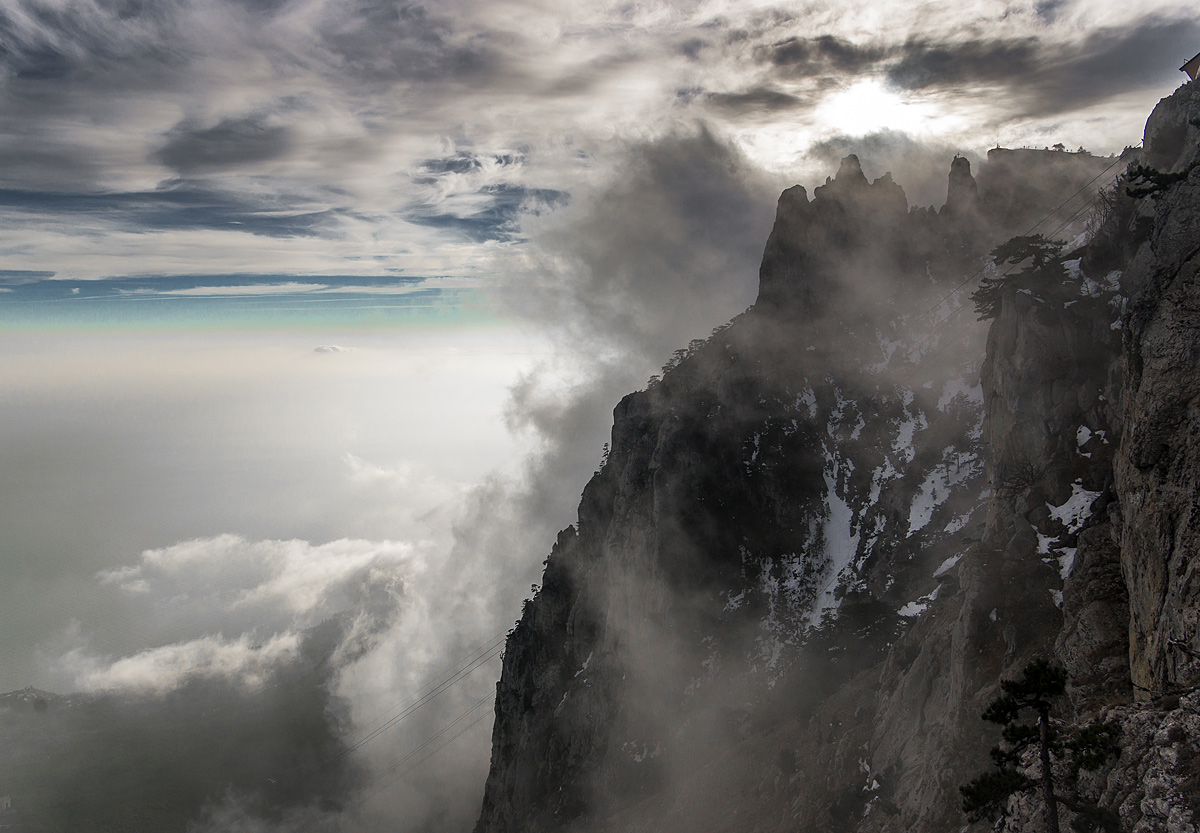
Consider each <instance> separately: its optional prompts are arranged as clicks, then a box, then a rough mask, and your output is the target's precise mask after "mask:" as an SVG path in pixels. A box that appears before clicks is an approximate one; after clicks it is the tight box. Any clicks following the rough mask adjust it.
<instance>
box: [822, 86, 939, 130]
mask: <svg viewBox="0 0 1200 833" xmlns="http://www.w3.org/2000/svg"><path fill="white" fill-rule="evenodd" d="M813 120H814V123H815V126H816V128H817V130H819V131H821V132H824V133H839V134H843V135H851V136H864V135H866V134H868V133H875V132H877V131H880V130H893V131H898V132H902V133H907V134H909V135H912V136H915V137H921V136H928V135H930V134H934V133H948V132H951V131H953V130H955V129H957V128H958V127H959V126H961V119H958V118H955V117H954V116H952V115H950V114H947V113H944V112H942V111H941V109H940V108H939V107H938V106H937V105H936V104H933V103H931V102H928V101H922V100H919V99H917V98H916V97H914V96H911V95H906V94H903V93H900V92H896V91H894V90H891V89H888V87H887V86H886V85H885V84H884V83H883V82H881V81H879V80H878V79H874V78H868V79H864V80H862V81H857V82H855V83H853V84H851V85H850V86H849V87H847V88H846V89H844V90H842V91H840V92H835V93H833V94H831V95H830V96H829V97H828V98H826V99H825V101H824V102H823V103H822V104H821V105H820V106H819V107H817V109H816V110H815V111H814V113H813Z"/></svg>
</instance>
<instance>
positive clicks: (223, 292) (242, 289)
mask: <svg viewBox="0 0 1200 833" xmlns="http://www.w3.org/2000/svg"><path fill="white" fill-rule="evenodd" d="M328 288H329V287H328V286H326V285H325V284H320V283H301V282H299V281H287V282H285V283H258V284H242V285H239V286H189V287H186V288H184V289H153V288H141V289H119V290H117V291H118V292H119V293H121V294H122V295H180V296H185V297H186V296H231V297H232V296H242V295H289V294H294V293H305V292H319V291H320V290H322V289H328Z"/></svg>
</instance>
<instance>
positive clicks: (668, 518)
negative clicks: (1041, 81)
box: [476, 85, 1200, 833]
mask: <svg viewBox="0 0 1200 833" xmlns="http://www.w3.org/2000/svg"><path fill="white" fill-rule="evenodd" d="M1192 86H1194V85H1189V86H1188V87H1187V88H1185V89H1184V92H1186V93H1187V95H1188V96H1192V98H1188V99H1187V101H1174V100H1173V99H1174V98H1178V97H1179V96H1180V94H1177V95H1176V97H1173V99H1169V100H1167V101H1172V102H1173V103H1171V104H1170V105H1166V104H1164V105H1163V107H1167V108H1168V109H1170V108H1173V109H1171V112H1178V113H1183V114H1187V113H1189V112H1190V110H1189V109H1188V108H1189V107H1192V106H1193V105H1192V104H1190V103H1188V102H1190V101H1193V100H1194V99H1197V98H1200V92H1193V91H1191V88H1192ZM1160 109H1161V108H1160ZM1155 118H1157V119H1158V122H1156V121H1155ZM1155 118H1152V119H1151V123H1152V124H1156V123H1162V124H1163V126H1161V127H1158V128H1156V129H1157V130H1159V131H1160V132H1163V135H1168V134H1169V135H1174V134H1173V133H1171V129H1172V128H1171V127H1170V125H1169V124H1166V122H1168V121H1169V119H1167V118H1166V116H1163V115H1162V114H1160V113H1158V111H1156V117H1155ZM1185 135H1186V136H1190V137H1191V138H1192V144H1193V145H1195V141H1194V140H1195V139H1196V138H1197V136H1193V134H1190V133H1186V132H1185ZM1194 151H1195V148H1193V152H1194ZM1156 152H1157V149H1156V140H1155V141H1151V140H1150V137H1149V136H1148V141H1147V154H1151V155H1152V154H1153V153H1156ZM1172 153H1173V154H1174V155H1175V156H1176V157H1178V158H1186V153H1187V152H1186V151H1185V150H1180V151H1177V152H1176V151H1172ZM992 155H994V156H995V157H996V158H995V159H992V158H991V157H992ZM1114 163H1115V160H1112V159H1096V158H1094V157H1090V156H1088V155H1086V154H1069V153H1063V152H1058V151H1045V152H1040V151H1039V152H1028V153H1026V152H1007V153H1000V152H993V154H990V155H989V163H988V164H987V165H985V166H984V169H983V170H982V171H981V172H980V181H979V185H978V186H976V184H975V181H974V179H973V178H972V175H971V172H970V166H969V164H967V163H966V160H960V159H956V160H955V161H954V162H953V164H952V167H951V173H950V178H949V190H948V196H947V204H946V207H945V208H944V209H943V210H942V211H941V212H938V213H933V212H929V211H923V210H913V211H909V210H908V209H907V205H906V201H905V198H904V194H903V191H902V190H901V189H900V187H899V186H898V185H897V184H896V183H894V182H892V181H891V178H890V176H885V177H882V178H880V179H878V180H876V181H875V182H873V183H871V182H868V181H867V180H866V178H865V177H864V176H863V174H862V169H861V167H860V165H859V162H858V160H857V159H856V158H854V157H848V158H847V159H846V160H844V161H843V163H842V166H841V168H840V169H839V171H838V174H837V176H836V178H833V179H830V180H828V181H827V182H826V184H825V185H823V186H821V187H818V188H816V189H814V194H813V199H811V200H810V199H809V198H808V195H807V192H806V191H805V190H804V189H803V188H800V187H799V186H797V187H796V188H792V189H789V190H788V191H785V192H784V194H783V196H782V197H781V198H780V202H779V209H778V214H777V217H776V222H775V226H774V228H773V229H772V231H771V235H770V238H769V240H768V243H767V247H766V252H765V254H764V258H763V266H762V270H761V288H760V296H759V300H758V302H757V304H756V305H755V307H753V308H752V309H751V310H749V311H748V312H747V313H745V314H744V315H741V316H739V317H738V318H736V319H735V320H734V321H733V322H731V324H730V325H727V326H726V327H724V328H720V329H718V331H716V332H715V333H714V335H713V337H712V338H711V339H709V340H708V341H707V342H705V343H704V344H703V345H701V346H698V347H696V348H694V349H693V350H691V351H690V352H689V353H688V354H687V355H686V357H684V358H683V359H682V360H681V361H679V362H678V363H677V364H675V365H674V366H672V367H669V368H667V369H665V371H664V374H663V377H662V380H661V381H660V382H657V383H655V384H652V385H651V386H650V387H649V388H648V389H647V390H645V391H642V392H639V393H635V394H631V395H629V396H627V397H626V398H625V399H624V400H622V402H621V403H620V405H618V407H617V408H616V410H615V411H614V426H613V435H612V443H611V452H610V454H609V456H608V458H607V461H606V462H605V464H604V465H603V467H602V469H601V471H599V472H598V473H597V475H596V476H595V477H594V478H593V480H592V481H591V483H589V484H588V486H587V488H586V489H585V491H584V494H583V497H582V501H581V504H580V509H579V522H578V524H577V526H576V527H574V528H571V529H568V530H566V531H564V532H563V533H561V534H560V536H559V539H558V541H557V543H556V544H555V546H554V550H553V552H552V553H551V555H550V557H549V559H548V560H547V563H546V572H545V578H544V583H543V586H542V588H541V590H540V592H539V593H538V594H537V595H536V597H535V598H534V599H533V600H531V601H530V602H528V603H527V604H526V607H525V609H524V611H523V614H522V617H521V620H520V622H519V623H518V625H517V626H516V628H515V629H514V630H513V632H512V634H511V635H510V637H509V641H508V646H507V649H506V653H505V659H504V669H503V674H502V678H501V680H500V683H499V684H498V688H497V701H496V724H495V729H494V734H493V756H492V769H491V773H490V775H489V778H488V782H487V788H486V792H485V798H484V805H483V810H482V813H481V816H480V820H479V823H478V825H477V827H476V831H477V833H517V831H521V833H538V831H580V833H582V831H607V830H612V831H656V833H662V831H670V832H671V833H673V831H694V830H703V831H705V833H720V831H748V830H754V831H780V833H782V832H783V831H789V833H794V831H814V833H815V831H826V830H829V831H861V832H862V833H866V832H867V831H879V832H880V833H882V831H889V833H891V832H892V831H895V833H899V832H900V831H957V830H960V829H963V825H964V824H965V819H964V818H963V816H962V814H961V811H960V810H959V795H958V787H959V785H961V784H962V783H964V782H965V781H967V780H969V779H970V778H971V777H972V776H973V775H974V774H976V773H977V772H980V771H983V770H984V769H986V768H987V766H988V764H989V762H988V756H987V749H988V748H989V747H990V746H991V745H992V744H993V743H995V740H996V738H995V737H993V736H992V733H991V732H990V731H989V728H988V725H987V724H985V723H984V722H983V721H982V720H980V719H979V714H980V712H981V711H982V710H983V708H984V706H985V705H986V703H987V702H988V701H989V700H990V699H991V698H992V697H994V696H995V693H996V691H997V683H998V680H999V679H1000V678H1001V677H1006V676H1014V675H1016V674H1017V673H1018V672H1019V671H1020V669H1021V668H1023V667H1024V665H1025V664H1026V663H1027V662H1028V661H1029V660H1030V659H1032V658H1034V657H1036V656H1053V657H1054V658H1055V659H1056V660H1057V661H1059V662H1061V663H1062V664H1063V665H1064V666H1065V667H1066V668H1067V670H1068V673H1069V675H1070V676H1071V678H1072V686H1071V689H1070V692H1069V694H1070V698H1069V703H1066V704H1065V705H1064V707H1063V708H1064V710H1065V711H1064V718H1065V719H1067V720H1083V719H1088V718H1090V717H1093V716H1096V715H1104V716H1107V717H1108V718H1109V719H1113V720H1116V721H1118V722H1119V723H1120V724H1121V725H1122V727H1124V729H1125V731H1126V733H1127V734H1129V735H1130V737H1131V738H1132V737H1133V736H1135V735H1136V740H1133V739H1131V740H1130V741H1129V743H1128V744H1126V752H1125V754H1123V755H1122V757H1121V758H1120V760H1119V762H1117V763H1111V762H1110V763H1109V764H1108V765H1107V767H1106V768H1104V769H1102V770H1101V771H1099V772H1098V773H1095V774H1092V775H1087V776H1086V777H1085V776H1079V777H1078V778H1077V779H1076V780H1073V781H1071V782H1070V783H1069V784H1067V785H1066V786H1065V788H1066V789H1068V790H1069V791H1070V792H1071V793H1072V794H1073V795H1075V796H1076V797H1082V798H1086V799H1088V800H1091V801H1099V802H1101V803H1102V804H1103V806H1106V807H1110V808H1113V809H1114V810H1119V812H1120V814H1121V816H1122V819H1123V823H1124V824H1126V826H1127V829H1129V830H1136V831H1139V832H1143V831H1151V830H1172V831H1175V830H1178V831H1185V830H1194V829H1195V828H1194V827H1189V826H1187V825H1190V824H1193V822H1192V821H1191V818H1192V817H1191V815H1190V814H1191V813H1192V812H1193V811H1192V810H1191V809H1189V807H1190V805H1188V804H1187V801H1190V800H1191V799H1186V800H1185V798H1184V796H1187V795H1188V794H1189V793H1188V791H1189V790H1190V789H1192V788H1193V787H1195V785H1196V784H1197V783H1200V780H1198V779H1200V763H1197V761H1200V757H1197V756H1195V755H1193V754H1192V752H1190V751H1189V750H1191V749H1192V747H1191V746H1190V745H1189V744H1190V743H1191V742H1192V741H1190V740H1188V737H1187V732H1188V731H1190V730H1189V729H1188V728H1187V727H1189V726H1191V722H1189V721H1192V718H1193V717H1194V704H1193V705H1192V706H1189V705H1188V704H1191V703H1192V700H1188V699H1187V698H1186V697H1185V698H1184V700H1179V699H1178V697H1176V699H1175V700H1174V701H1170V702H1168V701H1163V700H1161V699H1158V700H1154V701H1153V702H1152V703H1140V704H1139V703H1138V702H1136V701H1135V698H1134V692H1135V690H1136V691H1141V692H1142V694H1143V695H1144V698H1147V697H1155V696H1160V695H1164V694H1166V695H1170V696H1174V695H1171V694H1170V693H1171V691H1172V690H1173V689H1172V688H1171V686H1178V685H1181V684H1186V685H1192V684H1194V683H1195V682H1200V681H1197V680H1196V679H1195V675H1196V673H1197V666H1196V664H1195V662H1194V660H1195V659H1196V658H1197V657H1200V643H1197V642H1196V640H1197V639H1198V637H1197V628H1196V618H1197V615H1198V614H1197V610H1198V603H1200V598H1197V594H1198V593H1200V579H1198V578H1197V571H1196V567H1195V564H1194V562H1193V558H1194V554H1195V551H1196V546H1197V542H1195V540H1194V534H1195V533H1194V532H1193V521H1192V517H1193V516H1192V510H1191V506H1192V502H1193V501H1194V499H1195V495H1197V494H1198V493H1200V491H1198V485H1200V484H1197V482H1196V478H1197V477H1200V475H1198V474H1197V472H1200V460H1194V459H1193V458H1194V457H1195V456H1196V455H1198V454H1200V441H1197V440H1196V437H1197V436H1200V430H1197V429H1196V427H1195V426H1197V425H1200V423H1198V422H1197V421H1196V420H1197V419H1200V414H1194V413H1193V411H1194V409H1195V408H1196V407H1200V406H1197V405H1195V402H1196V397H1195V393H1196V392H1200V373H1197V372H1196V357H1197V355H1196V354H1197V351H1200V324H1198V323H1197V322H1200V298H1193V297H1192V296H1193V294H1194V291H1196V290H1195V287H1193V286H1192V283H1193V282H1194V279H1195V278H1196V264H1195V256H1196V253H1197V252H1200V227H1198V226H1197V225H1195V224H1200V219H1196V212H1195V208H1196V206H1197V199H1198V198H1200V195H1198V194H1195V193H1194V192H1193V191H1192V190H1191V189H1192V188H1193V187H1194V186H1195V185H1196V184H1197V183H1198V182H1200V180H1197V177H1198V176H1200V174H1193V175H1192V177H1191V178H1190V179H1186V180H1182V181H1180V182H1178V183H1176V184H1174V185H1172V186H1171V188H1170V189H1168V190H1167V191H1166V192H1165V193H1161V194H1158V195H1157V196H1146V197H1143V198H1141V199H1134V198H1131V197H1122V196H1120V195H1117V196H1114V197H1113V200H1114V203H1113V204H1114V206H1115V208H1114V209H1113V211H1112V212H1110V214H1109V215H1107V216H1106V218H1105V219H1104V222H1103V224H1102V225H1101V226H1100V227H1098V228H1095V229H1093V240H1100V239H1101V238H1102V239H1103V242H1104V245H1105V246H1106V247H1107V248H1105V250H1104V251H1105V254H1104V256H1103V258H1101V257H1099V256H1098V255H1096V254H1094V252H1093V250H1092V249H1091V248H1088V249H1084V250H1080V251H1079V252H1076V253H1074V254H1069V255H1068V256H1067V257H1068V268H1069V271H1070V273H1071V275H1072V277H1071V280H1070V282H1069V287H1070V291H1069V292H1068V291H1066V290H1064V289H1062V288H1060V287H1047V291H1045V292H1040V291H1038V290H1037V288H1036V287H1035V288H1034V289H1032V290H1030V289H1018V288H1017V287H1016V286H1015V285H1010V286H1007V287H1006V288H1005V289H1004V290H1003V291H1002V292H1001V295H1000V301H999V305H998V307H997V312H996V318H995V320H994V321H993V322H992V323H991V325H990V327H988V326H987V325H985V324H982V323H978V322H974V321H972V320H971V319H972V318H973V316H970V315H968V314H961V315H948V312H949V310H951V309H954V308H955V307H957V306H959V305H960V304H963V303H967V301H966V298H965V294H963V293H959V294H958V295H954V294H953V293H952V290H953V288H954V287H956V286H959V285H960V284H961V283H962V282H963V278H964V277H967V276H969V275H971V273H972V272H974V271H975V270H976V269H977V268H978V267H979V265H980V264H981V263H982V262H983V261H982V257H983V255H984V254H985V253H986V252H987V251H988V250H989V249H990V248H992V247H993V246H994V245H995V244H996V243H997V242H999V237H998V236H999V235H1008V234H1010V233H1011V230H1012V228H1014V227H1020V228H1019V230H1020V231H1025V230H1026V229H1027V228H1028V227H1029V226H1030V225H1032V224H1033V223H1034V222H1035V221H1036V220H1038V219H1040V217H1041V216H1042V215H1039V214H1037V213H1036V212H1038V211H1042V210H1043V209H1044V208H1045V206H1047V205H1049V206H1050V207H1053V206H1056V205H1059V204H1061V203H1062V202H1064V201H1066V200H1067V199H1068V198H1069V197H1071V196H1072V195H1073V194H1075V193H1076V192H1078V191H1080V189H1081V187H1082V186H1084V185H1086V183H1087V182H1088V181H1089V180H1093V179H1096V178H1097V175H1098V174H1101V173H1103V172H1104V171H1105V170H1106V169H1112V168H1113V167H1114ZM1113 172H1114V173H1115V172H1116V171H1115V170H1114V171H1113ZM1035 180H1036V181H1037V182H1038V183H1040V184H1041V185H1042V186H1044V187H1041V188H1038V187H1035V186H1034V184H1033V183H1034V181H1035ZM1102 182H1103V178H1102V177H1101V178H1100V181H1099V182H1097V183H1096V185H1099V184H1102ZM1113 193H1114V194H1115V193H1116V192H1113ZM1077 205H1078V204H1076V207H1077ZM1068 210H1069V211H1073V209H1068ZM1031 212H1033V213H1031ZM1094 245H1098V244H1094ZM1072 258H1073V259H1072ZM1101 263H1104V264H1106V265H1105V266H1104V268H1103V269H1101V268H1100V266H1099V264H1101ZM1114 263H1115V264H1116V266H1115V268H1110V267H1111V266H1113V264H1114ZM1118 270H1120V271H1118ZM1067 285H1068V284H1067V283H1064V287H1065V286H1067ZM947 294H949V299H948V303H946V304H945V305H941V304H939V303H938V301H939V299H943V296H946V295H947ZM1125 309H1128V310H1129V313H1128V314H1127V315H1125V316H1124V318H1123V317H1122V313H1123V310H1125ZM1122 321H1124V322H1125V324H1124V325H1123V324H1122ZM1193 341H1195V342H1196V343H1194V344H1193ZM1196 517H1197V519H1198V522H1200V515H1198V516H1196ZM1136 686H1141V687H1142V688H1140V689H1138V688H1135V687H1136ZM1143 689H1144V690H1143ZM1192 699H1193V700H1194V699H1195V698H1194V696H1193V698H1192ZM1188 708H1192V712H1188ZM1192 722H1194V721H1192ZM1172 727H1176V728H1174V729H1173V728H1172ZM1179 727H1182V728H1179ZM1181 732H1182V733H1183V735H1180V733H1181ZM1146 733H1149V734H1150V736H1151V739H1149V740H1147V739H1146V738H1145V735H1146ZM1159 735H1161V736H1162V742H1161V743H1160V742H1159V741H1158V740H1156V739H1155V738H1158V737H1159ZM1193 738H1194V735H1193ZM1189 756H1190V757H1189ZM1147 779H1149V780H1151V781H1154V783H1156V784H1159V785H1160V787H1161V788H1156V789H1157V791H1155V789H1151V788H1150V787H1147V786H1146V783H1147ZM1155 779H1157V780H1155ZM1192 794H1193V795H1194V794H1195V792H1193V793H1192ZM1011 809H1012V815H1011V817H1010V819H1009V821H1008V825H1009V826H1008V827H1007V828H1006V829H1009V830H1012V831H1016V830H1040V829H1041V827H1040V824H1041V821H1040V813H1039V811H1038V808H1037V807H1036V806H1035V805H1034V804H1032V803H1031V804H1029V805H1024V804H1021V803H1020V802H1019V801H1018V802H1014V804H1013V805H1012V808H1011Z"/></svg>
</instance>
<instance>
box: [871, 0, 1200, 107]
mask: <svg viewBox="0 0 1200 833" xmlns="http://www.w3.org/2000/svg"><path fill="white" fill-rule="evenodd" d="M1050 11H1051V10H1047V12H1046V13H1050ZM1197 42H1200V23H1197V22H1196V21H1195V20H1194V19H1192V18H1185V19H1176V20H1167V19H1163V18H1159V17H1151V18H1145V19H1143V20H1142V21H1141V22H1139V23H1138V24H1137V25H1135V26H1129V27H1124V28H1119V29H1102V30H1098V31H1096V32H1093V33H1091V34H1089V35H1088V36H1087V37H1086V38H1084V39H1083V40H1082V41H1080V42H1079V43H1077V44H1062V43H1054V42H1050V41H1047V40H1042V39H1038V38H1034V37H1025V38H1018V39H1012V40H1000V39H993V40H982V39H979V40H968V41H962V42H958V43H931V42H927V41H919V40H914V41H909V42H908V43H906V44H904V46H903V47H902V48H901V51H902V53H903V56H902V57H901V58H900V60H899V61H898V62H896V63H895V64H894V65H892V66H891V67H890V68H889V70H888V80H889V81H890V82H891V83H892V84H894V85H896V86H898V87H900V88H902V89H910V90H938V89H946V90H965V89H969V88H970V87H972V86H974V85H994V86H1000V87H1002V88H1006V89H1008V90H1010V91H1011V93H1012V96H1013V100H1014V101H1015V102H1016V110H1017V111H1018V113H1022V112H1023V114H1025V115H1045V114H1049V113H1054V112H1063V111H1071V110H1077V109H1081V108H1083V107H1086V106H1088V105H1090V104H1095V103H1098V102H1100V101H1103V100H1105V99H1107V98H1111V97H1112V96H1115V95H1120V94H1121V93H1125V92H1130V91H1133V90H1138V89H1143V88H1146V87H1149V86H1153V85H1155V84H1162V83H1164V82H1165V83H1169V82H1170V81H1171V80H1173V79H1174V78H1175V77H1176V75H1177V74H1178V73H1177V70H1176V66H1177V63H1178V62H1176V61H1164V60H1163V56H1164V55H1183V56H1187V55H1190V54H1192V53H1193V50H1194V49H1195V47H1196V43H1197ZM1180 60H1182V59H1180Z"/></svg>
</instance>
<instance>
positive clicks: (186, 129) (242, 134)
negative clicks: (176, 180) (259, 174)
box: [156, 116, 293, 174]
mask: <svg viewBox="0 0 1200 833" xmlns="http://www.w3.org/2000/svg"><path fill="white" fill-rule="evenodd" d="M292 145H293V137H292V131H291V130H289V129H288V128H287V127H284V126H282V125H277V124H270V123H269V122H268V121H267V119H266V118H265V117H263V116H245V117H243V118H237V119H223V120H222V121H220V122H219V123H217V124H215V125H213V126H212V127H207V128H201V129H197V128H196V127H194V126H193V125H190V124H186V123H183V124H179V125H177V126H176V127H175V129H173V130H172V131H171V132H170V133H169V134H168V136H167V143H166V145H164V146H163V148H162V150H160V151H159V152H158V153H157V154H156V156H157V158H158V159H159V161H161V162H162V163H163V164H164V165H166V166H167V167H169V168H174V169H175V170H176V171H178V172H180V173H182V174H192V173H198V172H201V171H217V170H227V169H230V168H237V167H240V166H243V165H251V164H254V163H257V162H269V161H271V160H273V159H278V158H280V157H282V156H284V155H286V154H287V153H288V151H290V150H291V148H292Z"/></svg>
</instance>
